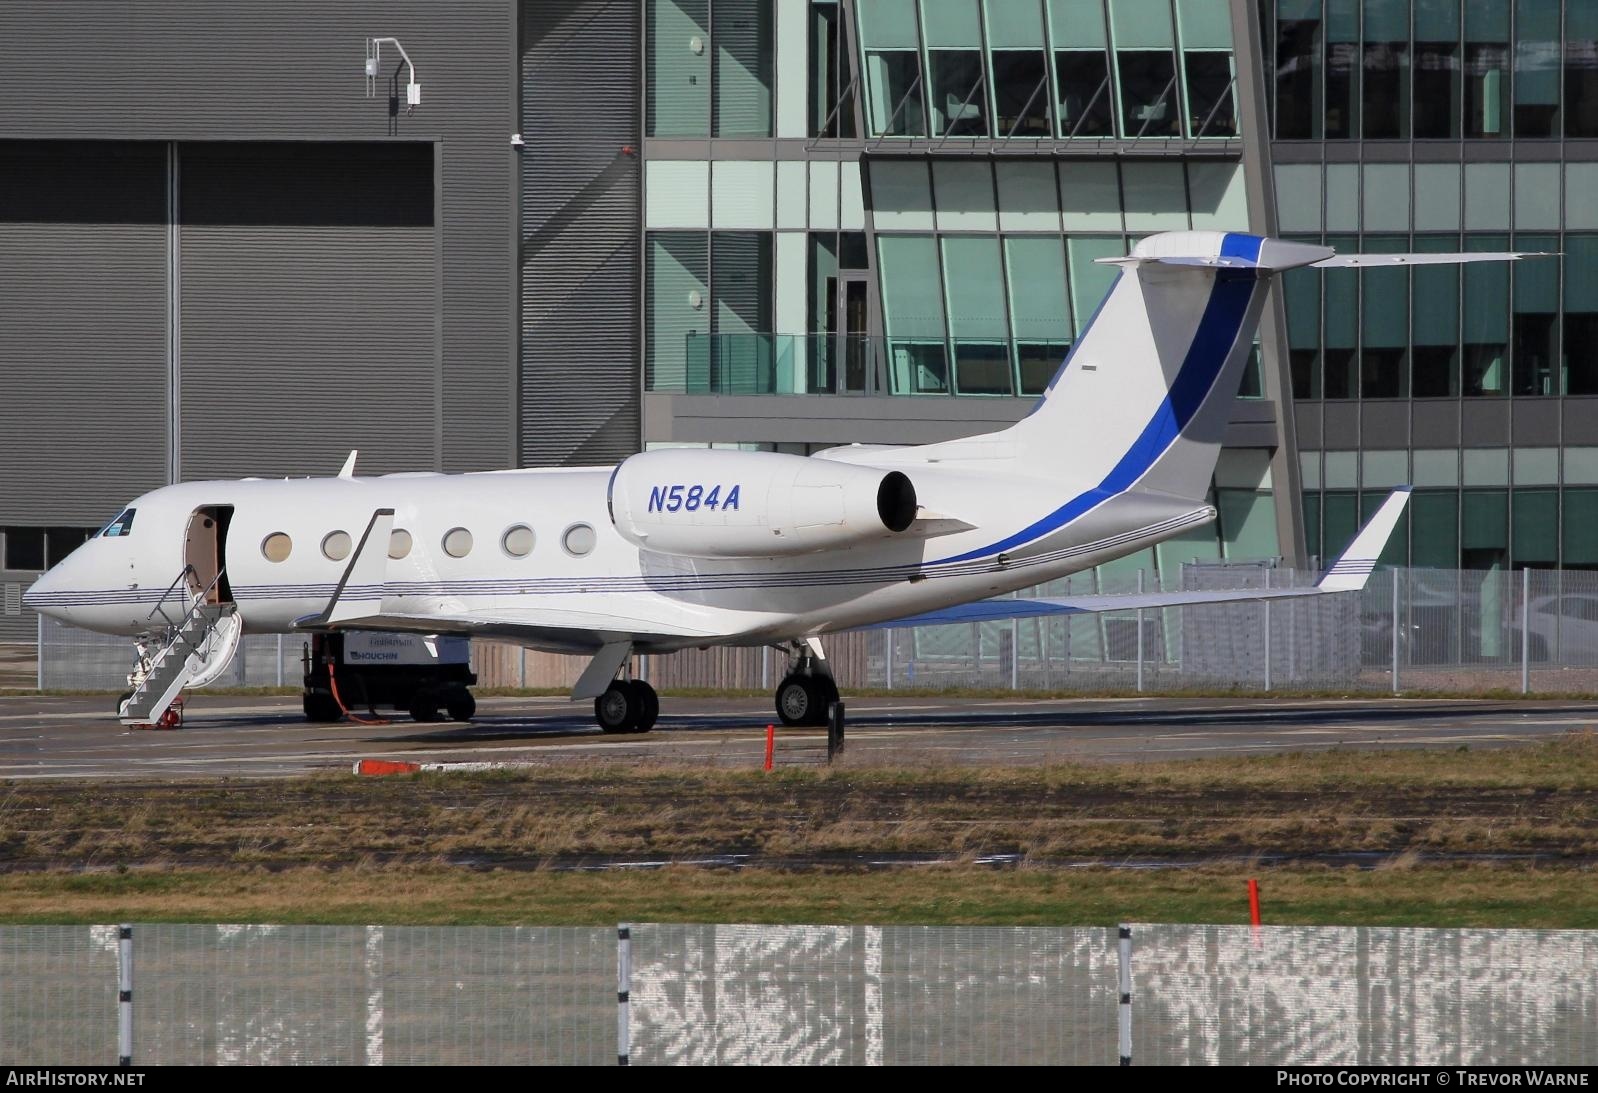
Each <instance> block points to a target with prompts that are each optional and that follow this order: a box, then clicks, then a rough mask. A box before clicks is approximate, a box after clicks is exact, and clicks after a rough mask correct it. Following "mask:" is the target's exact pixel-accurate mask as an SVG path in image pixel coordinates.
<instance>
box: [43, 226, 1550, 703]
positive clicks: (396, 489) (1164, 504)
mask: <svg viewBox="0 0 1598 1093" xmlns="http://www.w3.org/2000/svg"><path fill="white" fill-rule="evenodd" d="M1519 257H1522V255H1520V254H1510V253H1494V254H1486V253H1480V254H1466V255H1442V254H1424V255H1352V256H1336V255H1335V252H1334V251H1332V250H1331V249H1329V248H1325V247H1319V246H1312V245H1306V244H1301V243H1290V242H1285V241H1282V240H1278V239H1272V238H1263V237H1260V236H1254V235H1246V234H1240V233H1225V232H1204V231H1193V232H1172V233H1165V234H1161V235H1155V236H1151V237H1149V238H1147V239H1144V240H1142V241H1141V242H1139V243H1138V244H1137V245H1136V246H1135V247H1134V248H1133V251H1132V254H1131V255H1130V256H1129V257H1126V258H1121V259H1114V260H1111V261H1112V263H1113V264H1114V265H1116V266H1118V267H1119V276H1118V277H1117V279H1116V281H1115V284H1114V286H1113V287H1112V288H1111V289H1110V292H1109V294H1108V296H1107V297H1106V298H1105V300H1104V301H1103V303H1102V304H1101V305H1100V306H1099V310H1098V312H1097V313H1096V314H1095V315H1094V316H1093V319H1092V320H1091V322H1090V323H1089V324H1088V326H1087V328H1086V329H1085V330H1084V331H1083V332H1082V335H1081V337H1080V338H1079V339H1078V341H1077V343H1076V345H1075V346H1074V347H1073V348H1072V350H1071V352H1070V354H1069V356H1067V357H1066V359H1065V362H1064V363H1063V364H1062V365H1061V366H1060V369H1059V371H1058V373H1057V374H1056V375H1055V376H1054V378H1053V380H1052V382H1051V383H1050V384H1049V388H1048V390H1047V391H1046V392H1045V393H1044V395H1043V396H1042V397H1041V398H1040V399H1039V400H1038V402H1037V404H1036V405H1035V406H1034V407H1033V409H1032V411H1031V413H1030V414H1029V415H1028V416H1027V417H1026V418H1025V419H1023V420H1022V421H1020V422H1019V423H1017V424H1015V425H1013V426H1011V427H1009V428H1007V429H1002V430H1000V431H998V432H995V433H989V434H986V435H982V436H975V437H970V438H967V439H962V440H954V441H948V442H944V443H938V444H928V445H922V446H917V447H887V446H854V447H843V448H834V449H830V450H828V451H824V452H820V453H818V454H817V455H814V456H810V457H802V456H795V455H782V454H775V453H765V452H742V451H716V450H703V449H695V450H690V449H669V450H657V451H648V452H643V453H641V454H638V455H634V456H632V457H631V458H629V459H626V460H624V461H623V462H622V463H621V464H620V465H619V466H616V467H601V468H579V469H570V470H564V469H563V470H509V471H493V472H487V473H476V474H460V475H441V474H424V475H415V474H402V475H384V476H382V477H375V478H362V477H356V476H355V475H354V473H353V455H352V458H351V462H350V463H349V464H346V466H345V469H344V472H343V473H342V474H340V475H339V476H338V477H334V478H322V479H295V480H283V481H267V480H256V479H245V480H243V481H237V482H188V483H183V484H181V485H175V486H168V487H165V488H163V489H158V490H155V491H153V492H151V493H148V494H145V495H144V496H143V497H140V498H138V499H137V500H135V501H133V502H132V503H131V504H130V505H129V506H128V507H127V509H126V510H125V511H123V512H122V513H121V515H119V516H118V517H117V518H116V519H115V520H113V521H112V522H111V523H110V524H109V525H107V527H106V528H105V530H104V531H102V532H101V533H100V534H99V535H98V536H96V537H95V538H93V539H91V540H89V541H88V542H87V543H85V544H84V545H83V546H82V547H81V548H80V549H78V550H77V551H75V552H74V553H73V554H72V555H71V556H70V557H68V558H67V559H65V560H64V561H63V562H61V563H60V564H59V565H57V566H56V567H55V568H54V569H52V570H50V572H48V573H46V574H45V575H44V576H43V577H42V578H41V579H40V580H39V582H38V583H37V584H35V585H34V586H33V587H32V589H31V590H29V592H28V594H27V597H26V601H25V602H26V603H27V604H28V606H30V607H32V608H34V609H36V610H38V611H40V612H43V613H45V614H47V615H50V616H53V617H55V618H57V619H60V620H62V621H64V622H67V623H71V624H73V625H75V626H81V627H85V628H87V629H90V630H98V631H102V632H105V633H114V634H128V635H136V634H141V633H144V632H148V631H150V630H151V629H152V619H156V620H157V621H159V620H160V619H162V618H164V619H165V621H166V622H167V623H168V624H170V626H169V630H168V635H169V638H171V637H172V636H174V635H175V637H176V639H178V640H179V641H180V642H181V640H182V637H183V634H184V633H188V634H189V635H190V640H189V643H188V644H187V645H183V646H182V649H181V650H180V652H183V653H191V654H192V655H189V656H188V657H187V660H188V664H189V668H190V670H188V671H182V672H175V673H167V676H171V677H172V678H167V676H161V678H160V680H159V683H160V685H161V686H162V687H166V688H171V689H172V690H171V693H172V695H175V694H176V693H177V691H176V688H181V687H182V686H183V685H185V684H186V685H188V686H196V685H199V684H200V683H203V682H205V681H206V680H208V679H211V678H214V677H215V676H216V675H217V674H219V673H220V671H221V668H222V667H223V666H225V665H226V663H227V660H228V658H230V657H231V655H232V651H233V648H235V647H236V645H237V637H238V634H239V633H241V632H243V631H244V630H248V631H250V632H254V633H285V632H303V631H312V632H317V631H320V632H330V631H339V630H357V631H388V632H402V633H412V634H427V635H439V634H460V635H480V636H484V637H491V638H497V639H502V640H505V641H509V642H514V643H519V644H521V645H523V646H527V647H531V648H535V649H544V650H550V651H558V652H567V653H581V654H587V655H590V656H591V657H592V660H591V661H590V663H589V666H588V668H587V670H586V671H585V672H584V673H583V674H582V677H581V678H580V679H579V681H578V683H577V685H576V687H575V688H574V690H573V692H572V697H573V699H574V700H575V699H589V698H592V699H594V712H595V717H596V719H597V721H598V722H599V725H600V727H601V728H603V729H604V730H605V731H606V732H645V731H648V730H649V729H650V727H651V726H652V725H653V724H654V722H655V718H656V716H657V714H658V712H659V700H658V699H657V698H656V696H655V692H654V691H653V689H652V688H650V686H649V685H648V684H647V683H646V682H644V681H641V680H636V679H632V678H631V671H630V665H631V658H632V656H633V655H634V654H639V653H669V652H672V651H674V650H678V649H685V648H689V647H696V646H697V647H706V646H712V645H741V646H753V645H772V646H777V647H780V648H782V649H783V650H785V651H786V652H787V653H788V654H789V658H790V659H789V666H788V672H787V674H786V675H785V677H784V678H783V680H782V682H781V684H780V685H779V687H778V689H777V692H776V704H777V712H778V714H779V715H780V717H781V719H782V720H783V721H784V722H785V723H788V724H816V723H820V722H821V721H822V720H823V719H824V717H825V711H826V707H827V706H828V704H829V703H831V702H834V701H836V700H837V695H838V691H837V687H836V685H835V684H834V683H833V680H832V676H831V673H830V671H829V670H828V669H827V665H826V660H825V657H824V655H823V647H822V644H821V639H822V637H823V636H824V635H826V634H828V633H832V632H836V631H843V630H851V629H862V628H869V627H873V626H883V625H890V624H895V625H904V624H920V623H938V622H951V621H972V620H989V619H1003V618H1015V617H1031V616H1043V615H1062V614H1071V613H1076V612H1085V611H1104V610H1119V609H1129V608H1140V607H1145V608H1154V607H1165V606H1173V605H1179V604H1190V603H1214V602H1223V601H1228V600H1254V599H1274V598H1283V597H1288V596H1313V595H1325V594H1329V593H1336V592H1346V591H1353V590H1357V589H1359V588H1361V587H1363V586H1364V583H1365V580H1366V578H1367V577H1368V575H1369V574H1370V572H1371V570H1372V569H1373V568H1374V566H1375V563H1376V559H1377V556H1378V555H1379V554H1380V553H1381V550H1382V547H1383V546H1384V545H1385V544H1386V542H1387V539H1388V536H1389V535H1390V533H1391V532H1392V530H1393V528H1394V526H1395V525H1396V524H1397V522H1398V519H1399V516H1400V514H1401V512H1402V510H1403V506H1404V504H1405V502H1406V501H1407V499H1408V491H1407V490H1399V491H1397V492H1396V493H1394V494H1393V496H1392V497H1390V498H1389V499H1388V500H1387V501H1386V503H1385V504H1383V505H1382V507H1381V508H1380V509H1379V510H1378V511H1377V513H1376V514H1375V515H1374V517H1373V518H1372V519H1371V521H1370V523H1369V524H1368V525H1367V526H1366V527H1365V528H1364V529H1363V530H1362V531H1361V532H1360V534H1359V535H1358V536H1357V537H1356V538H1355V540H1354V542H1353V543H1352V545H1350V546H1349V548H1348V549H1347V551H1346V552H1345V553H1344V554H1343V556H1342V557H1341V558H1339V559H1338V560H1337V561H1336V562H1335V563H1334V564H1333V565H1332V566H1331V568H1330V569H1329V570H1328V571H1327V572H1326V574H1325V576H1324V577H1323V578H1322V580H1321V581H1320V583H1319V584H1317V585H1315V586H1314V587H1311V588H1292V589H1275V590H1243V591H1224V592H1221V591H1189V592H1174V593H1170V592H1161V593H1152V594H1146V595H1145V594H1138V595H1122V596H1093V597H1066V598H1041V599H1011V598H1005V599H991V598H989V597H993V596H995V595H996V594H1001V593H1007V592H1013V591H1015V590H1018V589H1021V588H1026V587H1029V586H1032V585H1036V584H1039V583H1040V582H1043V581H1048V580H1051V579H1053V578H1057V577H1062V576H1064V575H1066V574H1069V573H1074V572H1077V571H1080V570H1084V569H1088V568H1090V567H1093V566H1096V565H1100V564H1102V563H1104V562H1108V561H1110V560H1112V559H1114V558H1118V557H1121V556H1122V555H1126V554H1130V553H1133V552H1135V551H1139V550H1143V549H1145V548H1147V547H1149V546H1151V545H1153V544H1155V543H1158V542H1160V541H1161V540H1164V539H1169V538H1171V537H1172V536H1175V535H1179V534H1181V533H1182V532H1184V531H1186V530H1187V529H1189V528H1192V527H1195V526H1197V525H1200V524H1205V523H1208V522H1209V521H1211V520H1213V519H1214V518H1215V509H1214V507H1213V506H1212V505H1211V504H1210V503H1209V502H1208V501H1207V500H1206V497H1207V495H1208V490H1209V486H1210V479H1211V476H1212V473H1213V471H1214V469H1215V463H1216V458H1217V454H1218V452H1219V450H1220V446H1221V440H1222V434H1223V433H1224V431H1225V429H1226V425H1227V419H1228V416H1229V415H1230V412H1231V406H1232V400H1233V397H1234V396H1235V395H1236V394H1237V391H1238V385H1239V382H1240V377H1241V374H1242V372H1243V369H1244V366H1245V362H1246V361H1247V359H1248V357H1249V354H1250V349H1251V346H1252V343H1253V338H1254V331H1255V328H1256V326H1257V325H1258V322H1259V316H1260V312H1261V309H1262V308H1263V306H1264V303H1265V298H1266V293H1267V290H1268V289H1269V286H1270V284H1271V281H1272V279H1273V278H1274V277H1275V276H1276V275H1277V274H1279V273H1281V272H1282V271H1284V270H1288V269H1292V268H1295V267H1301V266H1317V267H1332V266H1379V265H1389V266H1392V265H1400V266H1401V265H1409V264H1429V263H1440V262H1467V261H1495V260H1496V261H1503V260H1511V259H1515V258H1519ZM175 589H176V590H177V591H178V592H179V593H181V595H180V597H179V598H180V599H181V600H182V603H181V605H180V607H181V610H179V611H178V612H177V613H176V617H174V615H173V613H172V612H171V611H170V610H169V605H170V604H171V603H172V600H173V597H174V590H175ZM207 608H209V610H207ZM178 659H179V660H182V659H184V658H183V657H182V656H179V658H178ZM152 685H153V684H152ZM148 706H149V704H148V703H147V704H146V708H148ZM162 708H163V709H164V708H165V707H162ZM124 716H126V710H124Z"/></svg>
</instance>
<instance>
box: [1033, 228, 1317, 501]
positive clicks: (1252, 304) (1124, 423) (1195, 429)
mask: <svg viewBox="0 0 1598 1093" xmlns="http://www.w3.org/2000/svg"><path fill="white" fill-rule="evenodd" d="M1267 244H1276V241H1275V240H1265V239H1262V238H1260V237H1258V236H1249V235H1238V234H1235V233H1224V232H1172V233H1167V234H1165V235H1158V236H1152V237H1150V238H1149V239H1145V240H1143V241H1142V242H1140V243H1139V244H1138V245H1137V247H1136V248H1135V249H1134V250H1133V253H1132V255H1131V256H1130V257H1128V258H1125V259H1120V260H1118V261H1117V262H1116V264H1117V265H1119V266H1120V267H1121V274H1120V276H1119V277H1118V278H1117V279H1116V282H1115V284H1114V286H1113V287H1112V288H1111V289H1110V293H1109V295H1108V296H1107V297H1105V300H1104V302H1103V304H1101V305H1100V307H1099V310H1098V312H1097V313H1096V314H1095V315H1094V316H1093V319H1092V321H1091V322H1090V323H1089V324H1088V327H1087V329H1086V330H1084V331H1083V332H1082V336H1081V338H1079V339H1078V341H1077V344H1076V345H1075V346H1074V347H1073V348H1072V350H1071V353H1070V355H1069V356H1068V357H1066V360H1065V363H1064V364H1062V365H1061V366H1060V370H1059V372H1058V373H1056V375H1055V377H1054V379H1053V381H1052V382H1051V383H1050V384H1049V388H1048V390H1047V391H1046V392H1045V393H1044V395H1043V397H1042V398H1041V399H1040V400H1039V401H1038V404H1037V406H1035V407H1034V408H1033V411H1032V413H1031V414H1030V416H1028V417H1027V418H1026V419H1025V420H1024V421H1022V422H1021V423H1020V424H1019V425H1017V426H1016V429H1015V433H1014V434H1013V435H1014V437H1015V439H1016V440H1017V441H1018V442H1019V443H1020V447H1021V450H1022V452H1023V453H1024V456H1023V458H1025V459H1027V460H1028V461H1029V462H1035V463H1038V464H1048V463H1050V462H1051V461H1054V460H1061V461H1066V460H1068V461H1070V463H1071V464H1072V469H1073V472H1074V474H1077V475H1083V476H1084V477H1086V478H1087V479H1088V480H1090V481H1094V482H1098V483H1100V485H1099V490H1100V491H1101V492H1103V493H1106V494H1111V493H1119V492H1121V491H1123V490H1128V489H1133V488H1136V489H1138V490H1141V491H1146V492H1151V493H1161V494H1169V495H1172V496H1175V497H1180V498H1184V499H1187V500H1192V501H1195V502H1200V503H1201V502H1202V501H1203V499H1204V497H1205V495H1206V494H1207V493H1208V491H1209V485H1210V477H1211V475H1212V474H1213V472H1214V469H1215V461H1216V458H1217V456H1218V454H1219V452H1220V445H1221V440H1222V438H1223V436H1224V434H1225V431H1226V425H1227V421H1228V420H1229V418H1230V416H1231V406H1232V400H1233V399H1234V398H1235V397H1236V395H1237V392H1238V388H1239V385H1240V383H1241V381H1242V375H1243V369H1244V368H1245V367H1246V366H1247V363H1248V360H1249V357H1250V355H1251V353H1252V350H1253V344H1254V331H1255V329H1256V328H1257V327H1258V325H1259V318H1260V312H1261V311H1262V309H1263V308H1264V305H1265V297H1266V292H1267V290H1268V288H1269V284H1270V275H1271V273H1272V272H1273V269H1274V267H1273V265H1268V264H1266V263H1265V262H1262V261H1261V258H1262V253H1261V252H1262V250H1264V248H1265V246H1266V245H1267ZM1287 246H1289V247H1291V252H1290V253H1283V254H1281V255H1279V256H1278V255H1276V254H1274V253H1271V252H1267V254H1266V257H1271V258H1277V259H1279V260H1281V261H1283V262H1284V264H1290V265H1301V264H1307V263H1308V262H1310V261H1314V260H1315V259H1316V258H1321V257H1325V256H1327V255H1329V254H1331V253H1332V252H1331V251H1329V250H1327V249H1325V248H1321V247H1301V246H1297V245H1291V244H1289V245H1287ZM1273 250H1274V247H1273ZM1300 252H1302V253H1300Z"/></svg>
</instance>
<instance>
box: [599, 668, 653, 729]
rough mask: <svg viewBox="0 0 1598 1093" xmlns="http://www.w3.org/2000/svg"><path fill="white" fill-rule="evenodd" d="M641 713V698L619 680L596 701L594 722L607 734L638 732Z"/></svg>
mask: <svg viewBox="0 0 1598 1093" xmlns="http://www.w3.org/2000/svg"><path fill="white" fill-rule="evenodd" d="M640 712H641V711H640V709H639V696H638V695H637V694H636V693H635V692H634V691H633V689H632V687H631V686H630V685H629V684H626V683H622V682H620V681H619V680H618V681H617V682H615V683H612V684H611V685H610V686H609V687H607V688H605V693H604V694H602V695H600V696H599V697H598V698H596V699H594V720H595V721H597V722H599V727H600V728H601V729H603V730H604V731H605V732H607V733H623V732H636V731H637V728H636V726H637V724H638V715H639V713H640Z"/></svg>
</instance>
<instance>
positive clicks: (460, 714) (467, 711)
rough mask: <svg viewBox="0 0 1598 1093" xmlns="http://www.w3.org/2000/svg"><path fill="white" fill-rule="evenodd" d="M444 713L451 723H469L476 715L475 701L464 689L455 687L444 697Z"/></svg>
mask: <svg viewBox="0 0 1598 1093" xmlns="http://www.w3.org/2000/svg"><path fill="white" fill-rule="evenodd" d="M444 711H445V712H446V713H448V714H449V719H450V720H451V721H470V720H471V719H472V716H473V715H474V714H476V713H477V699H475V698H473V697H472V692H470V691H468V690H467V689H466V688H465V687H456V688H454V689H452V690H451V691H450V692H449V693H447V694H446V695H445V696H444Z"/></svg>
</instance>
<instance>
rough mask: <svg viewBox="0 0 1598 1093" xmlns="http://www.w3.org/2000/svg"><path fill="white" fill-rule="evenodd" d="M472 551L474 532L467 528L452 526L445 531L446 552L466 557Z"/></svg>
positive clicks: (450, 554)
mask: <svg viewBox="0 0 1598 1093" xmlns="http://www.w3.org/2000/svg"><path fill="white" fill-rule="evenodd" d="M471 552H472V533H471V532H469V531H467V530H466V529H465V528H450V530H448V531H446V532H445V533H444V553H445V554H448V555H449V556H450V557H451V558H464V557H466V555H468V554H470V553H471Z"/></svg>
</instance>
